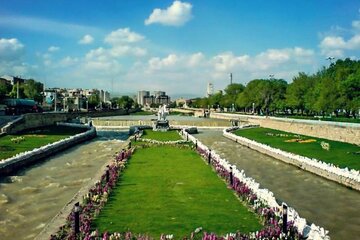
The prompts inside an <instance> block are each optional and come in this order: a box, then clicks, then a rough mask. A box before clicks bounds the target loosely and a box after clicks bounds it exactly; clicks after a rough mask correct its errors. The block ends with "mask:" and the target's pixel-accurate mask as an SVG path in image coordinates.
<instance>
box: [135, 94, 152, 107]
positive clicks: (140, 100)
mask: <svg viewBox="0 0 360 240" xmlns="http://www.w3.org/2000/svg"><path fill="white" fill-rule="evenodd" d="M148 97H150V92H149V91H139V92H138V95H137V103H138V104H139V105H141V106H145V103H144V99H145V98H148ZM147 101H148V99H147Z"/></svg>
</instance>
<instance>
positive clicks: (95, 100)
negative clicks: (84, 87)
mask: <svg viewBox="0 0 360 240" xmlns="http://www.w3.org/2000/svg"><path fill="white" fill-rule="evenodd" d="M88 101H89V102H88V104H89V108H95V107H97V106H99V104H100V96H99V94H96V93H94V94H91V95H90V97H89V99H88Z"/></svg>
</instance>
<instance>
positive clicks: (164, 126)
mask: <svg viewBox="0 0 360 240" xmlns="http://www.w3.org/2000/svg"><path fill="white" fill-rule="evenodd" d="M168 115H169V111H168V109H167V108H166V104H164V105H162V106H160V107H159V111H158V113H157V116H158V118H157V120H156V121H154V126H153V130H154V131H167V130H169V120H167V119H166V117H167V116H168Z"/></svg>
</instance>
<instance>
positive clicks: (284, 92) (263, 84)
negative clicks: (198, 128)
mask: <svg viewBox="0 0 360 240" xmlns="http://www.w3.org/2000/svg"><path fill="white" fill-rule="evenodd" d="M192 106H193V107H202V108H209V107H211V108H220V109H222V108H227V109H233V110H236V111H244V112H256V113H258V114H267V115H268V114H274V113H290V114H294V113H296V114H302V115H303V114H306V115H325V114H332V113H334V114H335V115H336V116H338V115H339V114H340V113H343V114H344V115H345V116H347V117H349V116H353V117H356V114H358V112H359V110H360V61H356V60H351V59H345V60H337V61H336V63H332V64H331V65H330V66H329V67H327V68H325V67H324V68H323V69H321V70H319V71H318V72H317V73H315V74H312V75H309V74H306V73H299V74H298V75H297V76H295V77H294V78H293V81H292V83H290V84H288V83H287V82H286V81H285V80H283V79H255V80H252V81H250V82H249V83H248V84H247V85H246V86H244V85H242V84H237V83H234V84H230V85H228V86H227V87H226V89H225V90H224V92H222V91H220V92H218V93H216V94H214V95H212V96H210V97H207V98H198V99H195V100H194V101H193V102H192Z"/></svg>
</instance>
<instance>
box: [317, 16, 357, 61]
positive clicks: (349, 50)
mask: <svg viewBox="0 0 360 240" xmlns="http://www.w3.org/2000/svg"><path fill="white" fill-rule="evenodd" d="M351 27H352V28H351V29H345V30H344V31H342V32H337V33H332V34H328V35H325V36H323V38H322V40H321V42H320V44H319V48H320V50H321V54H322V55H324V56H332V57H337V58H343V57H345V56H347V57H349V56H352V54H354V51H356V50H360V20H354V21H352V23H351ZM345 36H346V37H345Z"/></svg>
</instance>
